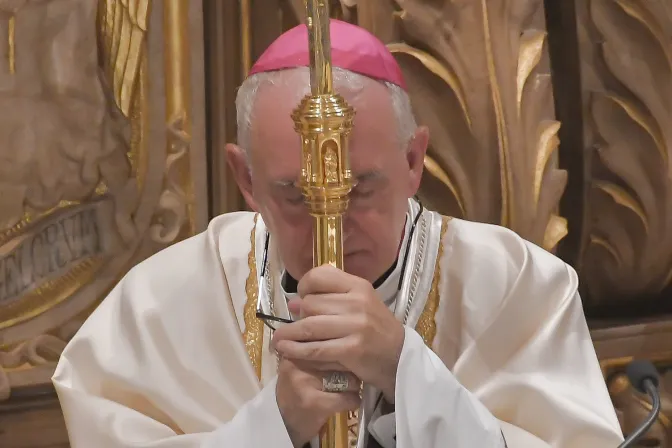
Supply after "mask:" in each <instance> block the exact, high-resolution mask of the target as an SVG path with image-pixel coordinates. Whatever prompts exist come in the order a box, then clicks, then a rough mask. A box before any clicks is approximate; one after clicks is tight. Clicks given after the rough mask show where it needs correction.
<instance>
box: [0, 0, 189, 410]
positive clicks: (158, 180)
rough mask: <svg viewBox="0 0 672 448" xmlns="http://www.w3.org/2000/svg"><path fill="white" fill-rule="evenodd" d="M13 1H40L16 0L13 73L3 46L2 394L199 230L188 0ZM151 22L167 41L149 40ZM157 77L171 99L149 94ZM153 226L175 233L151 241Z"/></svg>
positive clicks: (41, 379)
mask: <svg viewBox="0 0 672 448" xmlns="http://www.w3.org/2000/svg"><path fill="white" fill-rule="evenodd" d="M10 3H11V4H12V5H14V6H15V5H18V4H19V3H20V4H21V5H23V4H24V3H30V5H29V6H30V7H24V8H18V9H15V10H14V9H12V13H13V14H14V16H15V17H16V20H15V24H14V26H15V36H16V39H15V40H14V45H15V47H16V48H15V52H14V53H12V54H13V55H14V58H15V59H16V63H15V71H16V74H15V75H13V76H11V75H9V72H10V71H11V70H10V68H11V67H10V65H11V64H10V62H11V61H9V60H7V59H5V58H4V57H2V58H0V106H1V107H2V108H3V110H12V114H7V116H6V117H5V118H4V119H3V120H2V121H0V137H3V145H0V159H1V160H3V163H0V191H1V192H2V194H0V399H2V397H6V396H7V394H8V391H9V388H11V387H15V386H16V385H17V384H20V385H22V386H31V385H39V384H48V383H49V378H50V376H51V374H52V372H53V367H54V365H55V364H54V361H55V359H56V358H57V356H58V354H59V353H60V351H59V350H60V349H61V348H62V346H63V345H64V344H65V343H66V342H67V340H68V339H69V337H70V335H72V334H73V333H74V331H75V330H76V329H77V328H78V326H79V324H80V323H81V322H82V321H83V320H84V319H85V318H86V316H88V314H89V313H90V312H91V311H92V309H94V308H95V305H96V304H97V303H99V300H100V299H101V298H102V297H103V296H104V295H105V294H106V293H107V292H108V291H109V289H110V288H111V286H112V285H113V284H114V283H116V281H118V280H119V279H120V278H121V276H123V275H124V274H125V273H126V271H127V270H128V269H129V268H130V267H132V266H133V264H134V263H136V262H137V261H138V260H139V259H142V258H144V257H146V256H148V255H151V253H152V251H155V250H157V249H158V248H160V247H162V246H163V245H165V244H169V243H172V242H173V241H174V240H175V239H177V238H180V237H182V236H187V235H189V234H193V233H194V232H195V230H194V227H193V224H194V219H192V218H193V209H192V208H191V202H190V201H191V198H192V197H193V191H192V187H193V185H192V183H191V179H192V177H191V172H190V167H189V163H188V162H189V160H188V158H189V156H190V152H189V151H188V150H189V149H190V147H191V146H190V145H191V132H192V131H191V126H192V125H191V115H190V114H191V97H190V85H191V76H192V73H191V72H190V71H189V70H190V69H189V67H190V63H191V62H190V59H189V52H188V48H189V35H188V32H187V30H188V26H189V21H188V17H187V16H188V13H187V9H188V8H185V5H188V2H186V1H185V2H182V3H180V4H175V2H170V1H165V2H160V3H159V4H158V5H159V6H158V10H157V12H156V13H154V14H152V8H151V6H152V5H156V3H151V2H150V1H149V0H139V1H131V2H129V1H126V0H116V1H115V0H99V2H91V1H90V0H60V1H51V2H44V1H36V0H35V1H32V0H25V1H21V2H19V1H10V0H0V11H5V9H3V8H5V7H8V5H9V4H10ZM12 5H10V6H12ZM162 14H163V19H165V20H164V24H163V25H164V26H163V27H161V26H159V27H158V28H156V29H153V28H152V27H151V26H150V22H152V21H154V22H155V21H156V19H157V17H158V19H159V20H161V19H162ZM151 17H153V18H152V19H151V20H150V18H151ZM3 18H4V17H3ZM159 25H161V23H159ZM6 29H7V28H6V25H3V22H2V20H0V30H2V35H4V30H6ZM156 30H159V31H158V32H157V31H156ZM151 33H155V40H154V41H156V42H159V43H160V44H165V45H166V47H165V51H164V52H163V53H161V52H153V53H152V52H151V51H148V43H149V41H148V38H149V35H150V34H151ZM0 45H2V39H0ZM185 49H186V50H185ZM154 54H162V55H165V56H166V57H165V58H160V59H158V61H159V63H158V64H157V63H156V61H157V59H156V57H155V56H154ZM164 59H165V60H166V62H169V63H170V64H165V65H164V64H163V61H164ZM37 67H39V70H38V69H37ZM162 78H163V79H162ZM155 80H157V82H158V83H159V85H166V86H167V90H168V92H166V94H165V95H164V94H163V93H162V92H159V93H158V94H159V95H160V96H161V97H162V98H165V100H166V103H165V106H166V107H165V108H162V107H161V105H162V104H163V101H161V102H158V103H157V105H153V106H152V107H151V108H150V107H149V102H150V98H149V96H150V94H152V95H157V93H156V91H155V90H150V89H149V84H150V82H155ZM34 92H49V95H46V94H44V95H43V94H37V95H36V94H35V93H34ZM157 113H158V115H159V117H156V115H157ZM155 128H156V129H155ZM150 140H151V141H150ZM156 142H159V143H160V144H156ZM152 143H154V144H152ZM164 144H165V145H166V147H164V146H163V145H164ZM185 159H187V160H186V161H185ZM162 192H163V194H162ZM175 192H177V193H175ZM172 193H175V194H172ZM176 198H177V199H176ZM175 203H178V205H177V206H175ZM157 209H158V210H159V211H163V210H166V209H169V210H177V211H178V212H179V213H177V214H176V215H170V214H168V215H164V214H162V213H158V214H157V213H156V210H157ZM155 215H160V216H165V219H163V221H162V222H161V219H162V218H159V217H157V218H156V219H154V218H153V217H154V216H155ZM174 216H177V219H173V220H172V221H171V218H174ZM187 223H189V224H191V226H187V225H185V224H187ZM153 225H154V226H153ZM159 225H160V227H157V226H159ZM175 228H177V229H179V230H178V231H174V229H175ZM158 230H160V232H157V231H158ZM155 232H157V233H159V234H160V235H161V237H160V238H155V242H156V240H158V241H159V242H161V243H164V244H161V245H157V244H151V245H147V244H144V243H145V242H147V241H149V240H150V239H152V237H154V236H155ZM56 305H59V306H56ZM55 328H56V329H59V330H55ZM65 328H70V330H68V331H67V332H64V330H63V329H65Z"/></svg>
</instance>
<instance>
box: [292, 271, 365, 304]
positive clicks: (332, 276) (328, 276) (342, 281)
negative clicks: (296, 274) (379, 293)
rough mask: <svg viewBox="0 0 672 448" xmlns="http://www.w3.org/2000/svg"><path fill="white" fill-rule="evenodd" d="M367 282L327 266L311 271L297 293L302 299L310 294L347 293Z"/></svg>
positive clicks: (302, 278) (303, 278)
mask: <svg viewBox="0 0 672 448" xmlns="http://www.w3.org/2000/svg"><path fill="white" fill-rule="evenodd" d="M365 281H366V280H363V279H361V278H359V277H355V276H354V275H351V274H348V273H347V272H344V271H342V270H340V269H338V268H335V267H333V266H331V265H328V264H325V265H322V266H318V267H316V268H313V269H311V270H310V271H308V272H306V274H305V275H304V276H303V277H301V281H299V285H298V288H297V293H298V294H299V296H300V297H304V296H306V295H308V294H324V293H346V292H349V291H350V290H352V289H353V288H354V287H355V286H356V285H357V284H358V283H359V282H365Z"/></svg>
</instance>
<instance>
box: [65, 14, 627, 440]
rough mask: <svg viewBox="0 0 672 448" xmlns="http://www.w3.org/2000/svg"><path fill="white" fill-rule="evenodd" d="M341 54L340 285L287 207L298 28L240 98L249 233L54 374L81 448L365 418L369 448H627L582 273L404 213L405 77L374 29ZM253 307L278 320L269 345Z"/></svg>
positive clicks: (301, 71)
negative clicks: (349, 180)
mask: <svg viewBox="0 0 672 448" xmlns="http://www.w3.org/2000/svg"><path fill="white" fill-rule="evenodd" d="M331 36H332V59H333V64H334V66H335V69H334V85H335V88H336V90H337V91H338V92H339V93H341V94H342V95H344V96H345V97H346V99H347V101H348V103H349V104H351V105H352V106H353V107H354V108H355V110H356V111H357V115H356V118H355V127H354V132H353V135H352V138H351V140H350V141H351V147H350V151H351V155H350V157H351V159H350V161H351V167H352V169H353V174H354V176H355V177H356V179H357V186H356V187H355V189H354V190H353V192H352V195H351V198H352V199H351V204H350V207H349V209H348V212H347V215H346V217H345V221H344V234H345V243H344V244H345V249H344V250H345V252H344V253H345V268H346V272H342V271H339V270H337V269H335V268H331V267H329V266H323V267H319V268H315V269H313V268H312V238H311V232H312V219H311V217H310V216H309V215H308V214H307V212H306V208H305V206H304V204H303V198H302V196H301V191H300V190H299V189H298V188H297V186H296V182H297V180H298V179H299V176H300V164H301V160H300V147H301V146H300V142H299V141H297V136H296V133H295V132H294V129H293V123H292V121H291V119H290V113H291V111H292V108H294V107H295V105H296V104H297V103H298V101H299V100H300V98H302V97H303V96H304V95H305V94H306V93H307V92H306V89H307V88H308V86H309V82H308V76H309V74H308V70H307V69H306V65H307V64H308V48H307V38H306V29H305V27H304V26H303V25H302V26H299V27H297V28H295V29H292V30H290V31H289V32H287V33H285V34H284V35H282V36H281V37H280V38H278V40H276V41H275V42H274V43H273V44H272V45H271V46H270V47H269V48H268V50H267V51H266V52H265V53H264V55H263V56H262V57H261V58H260V59H259V61H258V62H257V64H256V65H255V67H254V68H253V69H252V71H251V74H250V76H249V77H248V78H247V79H246V80H245V82H244V83H243V85H242V86H241V87H240V89H239V91H238V98H237V110H238V126H239V138H238V142H239V144H238V145H229V146H227V149H226V150H227V156H228V158H229V162H230V164H231V166H232V168H233V171H234V173H235V176H236V180H237V182H238V185H239V186H240V189H241V191H242V193H243V195H244V196H245V199H246V200H247V202H248V204H249V205H250V207H251V208H252V209H253V210H255V212H249V213H248V212H238V213H229V214H225V215H222V216H219V217H217V218H215V219H214V220H213V221H212V222H211V224H210V226H209V228H208V229H207V230H206V231H205V232H204V233H202V234H200V235H198V236H195V237H193V238H190V239H188V240H187V241H184V242H181V243H179V244H176V245H175V246H173V247H171V248H168V249H166V250H164V251H162V252H160V253H159V254H157V255H155V256H153V257H152V258H150V259H149V260H147V261H145V262H143V263H141V264H140V265H139V266H137V267H135V268H134V269H133V270H132V271H131V272H130V273H129V274H128V275H127V276H126V277H125V278H124V279H123V280H122V281H121V282H120V283H119V285H118V286H117V287H116V288H115V289H114V291H113V292H112V293H111V294H110V295H109V297H107V299H106V300H105V301H104V302H103V303H102V304H101V305H100V307H99V308H98V309H97V310H96V311H95V312H94V313H93V315H92V316H91V318H90V319H89V320H88V321H87V322H86V323H85V324H84V326H83V327H82V329H81V330H80V331H79V333H78V334H77V335H76V336H75V338H74V339H73V340H72V341H71V342H70V344H69V345H68V347H67V348H66V350H65V352H64V353H63V356H62V358H61V361H60V363H59V365H58V368H57V370H56V373H55V375H54V384H55V386H56V389H57V391H58V394H59V398H60V400H61V405H62V408H63V411H64V414H65V418H66V422H67V425H68V430H69V434H70V437H71V443H72V446H73V447H74V448H80V447H84V448H90V447H101V448H103V447H129V446H133V447H175V448H177V447H266V446H268V447H271V446H272V447H278V448H283V447H287V448H289V447H300V446H302V445H304V444H305V443H307V442H310V441H313V442H314V440H315V437H316V436H317V434H318V431H319V429H320V427H321V426H322V425H323V424H324V422H325V421H326V420H327V418H328V417H329V416H331V415H333V414H335V413H337V412H340V411H343V410H349V409H356V408H359V412H360V415H361V417H362V421H361V425H360V427H359V431H360V437H359V443H360V446H368V447H373V446H381V447H385V448H387V447H394V446H398V447H402V448H416V447H417V448H445V447H451V448H474V447H503V446H505V443H506V444H508V446H509V447H512V448H513V447H523V448H535V447H549V446H550V447H576V448H583V447H595V448H600V447H614V446H617V445H618V444H619V442H620V441H622V435H621V432H620V429H619V424H618V421H617V419H616V415H615V412H614V409H613V407H612V404H611V401H610V398H609V395H608V393H607V390H606V386H605V383H604V380H603V378H602V375H601V372H600V368H599V365H598V362H597V359H596V356H595V352H594V350H593V347H592V343H591V340H590V336H589V333H588V329H587V326H586V322H585V319H584V316H583V312H582V308H581V300H580V298H579V295H578V293H577V277H576V274H575V273H574V271H573V270H572V269H571V268H569V267H568V266H567V265H565V264H564V263H563V262H562V261H560V260H559V259H557V258H556V257H554V256H553V255H551V254H549V253H547V252H545V251H543V250H542V249H540V248H538V247H537V246H535V245H533V244H530V243H528V242H525V241H523V240H522V239H521V238H519V237H518V236H517V235H516V234H514V233H513V232H511V231H509V230H507V229H504V228H501V227H498V226H492V225H485V224H478V223H471V222H466V221H462V220H459V219H452V220H451V219H448V218H445V217H442V216H440V215H439V214H437V213H434V212H432V211H429V210H426V209H424V208H423V207H422V206H421V205H420V204H419V203H418V202H416V201H415V200H413V199H412V198H413V196H414V195H415V193H416V191H417V189H418V186H419V184H420V178H421V174H422V170H423V157H424V155H425V150H426V148H427V143H428V131H427V129H426V128H425V127H419V126H417V125H416V123H415V120H414V117H413V113H412V110H411V106H410V103H409V99H408V95H407V93H406V91H405V84H404V80H403V77H402V74H401V71H400V69H399V67H398V65H397V64H396V62H395V60H394V58H393V56H392V55H391V54H390V53H389V52H388V51H387V49H386V48H385V46H384V45H383V44H382V43H381V42H380V41H378V40H377V39H376V38H375V37H373V36H372V35H371V34H369V33H368V32H366V31H364V30H363V29H361V28H358V27H356V26H353V25H349V24H346V23H343V22H338V21H332V24H331ZM257 298H259V299H260V300H259V302H260V304H261V305H262V307H261V310H260V311H262V312H265V311H268V310H269V309H271V308H272V310H273V315H274V316H277V317H279V319H275V320H274V318H272V317H269V318H267V320H266V322H267V323H268V326H264V325H263V324H262V323H261V321H260V320H258V319H257V318H256V315H255V314H256V311H257V309H256V308H257ZM269 314H270V313H269ZM299 318H300V319H299ZM297 319H298V320H297ZM280 320H285V321H292V320H296V322H293V323H285V324H283V323H282V322H280ZM269 327H274V328H276V330H275V331H274V332H272V331H271V329H270V328H269ZM276 349H277V352H276ZM334 372H336V373H334ZM360 380H361V381H363V382H364V383H365V384H366V387H365V389H364V391H363V395H362V396H363V400H362V401H361V402H360V399H359V395H358V393H357V391H358V389H359V382H360ZM360 406H361V407H360ZM364 444H366V445H364Z"/></svg>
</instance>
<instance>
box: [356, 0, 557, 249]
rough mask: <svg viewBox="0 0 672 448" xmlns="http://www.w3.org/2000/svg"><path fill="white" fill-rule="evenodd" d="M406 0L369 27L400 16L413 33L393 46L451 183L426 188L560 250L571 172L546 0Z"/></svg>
mask: <svg viewBox="0 0 672 448" xmlns="http://www.w3.org/2000/svg"><path fill="white" fill-rule="evenodd" d="M381 3H386V2H381ZM396 4H397V5H398V7H399V8H401V11H398V12H396V13H395V14H392V15H388V16H387V17H380V15H379V16H378V17H376V16H375V15H372V14H368V15H367V17H368V20H369V22H367V23H366V24H365V26H367V27H370V28H383V27H382V26H377V25H376V21H382V20H387V21H395V20H396V21H397V23H398V25H399V30H400V31H399V35H400V36H402V37H403V38H404V39H403V40H404V41H403V42H390V43H389V48H390V50H391V51H392V52H393V53H395V54H396V55H397V57H398V60H399V61H400V63H401V64H402V67H403V69H404V73H405V75H406V80H407V82H408V85H409V92H410V94H411V97H412V101H413V105H414V110H415V113H416V115H417V117H418V119H419V121H420V122H421V123H422V124H426V125H428V126H429V128H430V135H431V148H430V152H429V154H428V157H427V159H426V163H425V166H426V168H427V171H428V173H429V175H431V176H434V177H436V178H437V179H438V180H439V181H440V182H441V183H442V184H444V186H445V187H446V189H445V190H444V191H442V192H441V193H440V194H436V193H433V192H432V191H431V190H432V189H431V188H430V189H428V190H427V191H424V193H425V195H429V196H430V198H429V199H430V202H431V205H433V206H435V207H436V206H438V207H439V208H441V209H442V210H441V211H443V212H445V213H449V214H452V215H456V216H462V217H465V218H467V219H470V220H476V221H483V222H491V223H497V224H503V225H505V226H508V227H510V228H512V229H513V230H515V231H516V232H518V233H519V234H520V235H521V236H523V237H524V238H527V239H529V240H531V241H533V242H536V243H537V244H539V245H541V246H543V247H545V248H546V249H549V250H550V249H553V248H554V247H555V246H556V244H557V243H558V241H560V239H562V238H563V237H564V235H565V234H566V221H565V220H564V219H563V218H560V217H559V216H557V215H556V211H557V206H558V202H559V199H560V196H561V195H562V192H563V191H564V187H565V183H566V173H565V172H563V171H560V170H558V169H557V168H556V166H557V163H556V150H557V147H558V143H559V142H558V138H557V133H558V130H559V128H560V123H559V122H558V121H556V120H555V119H554V111H553V98H552V89H551V83H550V74H549V70H548V68H547V65H548V64H547V50H546V47H545V40H546V33H545V31H544V21H543V2H541V1H539V0H518V1H514V2H503V1H501V0H490V1H487V2H486V1H468V2H467V1H456V2H442V3H440V4H439V3H436V2H429V1H423V0H397V1H396ZM358 8H361V5H360V6H359V7H358ZM385 8H386V7H385V6H382V5H381V6H380V9H385ZM369 9H370V8H369ZM360 21H361V18H360ZM475 117H478V119H476V118H475ZM447 196H451V197H452V198H453V200H447V199H446V197H447Z"/></svg>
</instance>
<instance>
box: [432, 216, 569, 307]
mask: <svg viewBox="0 0 672 448" xmlns="http://www.w3.org/2000/svg"><path fill="white" fill-rule="evenodd" d="M443 242H444V246H445V248H446V249H445V256H444V258H443V260H442V263H443V266H442V268H443V269H444V270H445V272H446V275H445V277H446V278H447V281H448V283H449V284H450V283H453V284H458V285H459V289H460V291H459V292H460V294H461V296H462V300H463V301H465V300H468V301H471V302H473V301H476V302H478V303H477V304H474V303H472V305H474V306H478V308H480V309H482V310H483V309H490V310H493V311H494V310H497V309H501V308H502V307H505V306H508V305H512V304H513V302H515V303H516V305H521V304H523V303H525V302H527V301H534V305H533V306H534V307H535V308H536V307H549V308H553V307H557V306H558V305H559V302H561V301H563V300H568V299H572V298H573V297H574V296H575V295H576V292H577V289H578V278H577V276H576V272H575V271H574V270H573V269H572V268H571V267H570V266H569V265H567V264H566V263H565V262H564V261H562V260H561V259H560V258H558V257H556V256H555V255H553V254H552V253H550V252H548V251H546V250H544V249H542V248H541V247H539V246H537V245H536V244H534V243H531V242H530V241H527V240H525V239H523V238H521V237H520V236H519V235H518V234H517V233H515V232H513V231H512V230H510V229H507V228H505V227H502V226H497V225H492V224H484V223H477V222H471V221H465V220H461V219H451V220H450V222H449V225H448V228H447V231H446V234H445V237H444V241H443Z"/></svg>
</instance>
